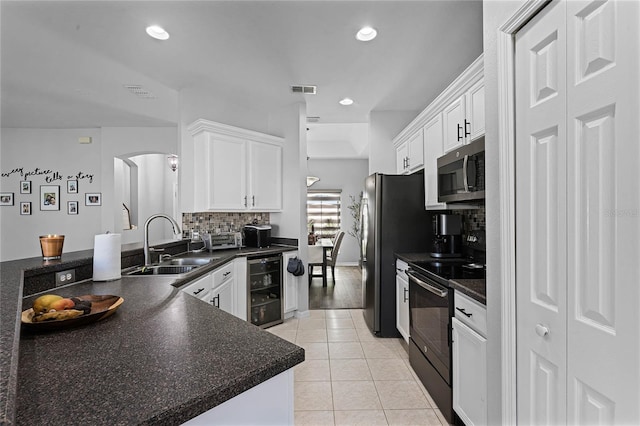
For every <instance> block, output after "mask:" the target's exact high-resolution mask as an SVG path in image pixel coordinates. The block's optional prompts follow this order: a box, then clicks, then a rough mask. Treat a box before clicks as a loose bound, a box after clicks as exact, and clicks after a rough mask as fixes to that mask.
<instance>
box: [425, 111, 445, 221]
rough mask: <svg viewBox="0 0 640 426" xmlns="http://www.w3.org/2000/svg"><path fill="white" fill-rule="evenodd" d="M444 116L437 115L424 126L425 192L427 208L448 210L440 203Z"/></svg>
mask: <svg viewBox="0 0 640 426" xmlns="http://www.w3.org/2000/svg"><path fill="white" fill-rule="evenodd" d="M443 143H444V138H443V135H442V114H438V115H436V116H435V117H434V118H433V119H432V120H431V121H429V122H428V123H427V124H426V126H424V190H425V197H424V203H425V208H426V209H427V210H428V209H434V208H446V204H445V203H439V202H438V165H437V162H438V157H440V156H441V155H442V154H443V153H444V148H443Z"/></svg>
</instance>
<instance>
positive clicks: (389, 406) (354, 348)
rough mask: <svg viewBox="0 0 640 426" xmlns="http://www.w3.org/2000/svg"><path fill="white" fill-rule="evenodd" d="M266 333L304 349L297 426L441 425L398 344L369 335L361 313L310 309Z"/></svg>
mask: <svg viewBox="0 0 640 426" xmlns="http://www.w3.org/2000/svg"><path fill="white" fill-rule="evenodd" d="M268 331H270V332H271V333H273V334H276V335H278V336H280V337H282V338H283V339H286V340H289V341H290V342H293V343H295V344H297V345H298V346H301V347H303V348H304V350H305V361H304V362H303V363H302V364H299V365H297V366H296V367H295V370H294V372H295V373H294V375H295V384H294V390H295V407H294V408H295V424H296V425H297V426H302V425H314V426H320V425H438V426H439V425H447V422H446V420H445V419H444V417H443V416H442V413H440V410H438V408H437V407H436V405H435V404H434V403H433V401H432V399H431V397H430V396H429V393H428V392H427V391H426V389H425V388H424V386H423V385H422V383H421V382H420V380H419V379H418V378H417V376H416V375H415V373H414V371H413V369H412V368H411V366H410V365H409V356H408V354H407V350H406V345H405V344H404V341H403V340H402V339H389V338H377V337H375V336H373V335H372V334H371V332H370V331H369V329H368V328H367V326H366V324H365V322H364V318H363V317H362V310H361V309H339V310H313V311H311V316H310V317H309V318H301V319H295V318H292V319H288V320H286V321H285V322H284V323H283V324H280V325H277V326H275V327H271V328H269V329H268Z"/></svg>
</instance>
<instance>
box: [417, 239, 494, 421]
mask: <svg viewBox="0 0 640 426" xmlns="http://www.w3.org/2000/svg"><path fill="white" fill-rule="evenodd" d="M466 241H467V242H468V245H467V246H465V247H464V248H465V252H466V254H467V255H468V256H469V257H466V258H464V259H455V258H454V259H437V258H436V259H432V260H429V261H425V262H410V263H409V271H408V272H407V275H408V277H409V334H410V340H409V362H410V363H411V367H412V368H413V369H414V371H415V372H416V374H417V375H418V377H419V378H420V380H421V381H422V383H423V384H424V386H425V387H426V389H427V391H429V394H430V395H431V397H432V398H433V400H434V402H435V403H436V404H437V405H438V408H439V409H440V411H441V412H442V414H443V415H444V416H445V418H446V419H447V421H448V422H449V423H453V422H454V413H453V394H452V390H451V382H452V378H453V376H452V364H451V362H452V353H451V333H452V328H451V318H452V317H453V315H454V311H453V308H454V300H453V289H451V288H450V287H449V280H450V279H465V278H475V279H478V278H484V277H485V268H484V259H485V255H484V253H483V250H484V231H473V232H470V233H469V235H468V236H467V238H466ZM472 256H475V257H472Z"/></svg>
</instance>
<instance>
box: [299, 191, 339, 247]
mask: <svg viewBox="0 0 640 426" xmlns="http://www.w3.org/2000/svg"><path fill="white" fill-rule="evenodd" d="M341 195H342V191H340V190H316V191H307V223H309V225H310V226H309V228H311V225H313V229H314V231H315V233H316V235H317V236H318V237H319V238H332V237H333V236H334V235H335V234H336V232H338V231H339V230H340V196H341Z"/></svg>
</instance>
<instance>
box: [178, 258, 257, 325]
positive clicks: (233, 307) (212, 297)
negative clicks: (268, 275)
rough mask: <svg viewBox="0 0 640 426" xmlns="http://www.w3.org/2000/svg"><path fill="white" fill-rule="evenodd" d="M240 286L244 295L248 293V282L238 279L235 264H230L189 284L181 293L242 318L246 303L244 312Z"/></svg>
mask: <svg viewBox="0 0 640 426" xmlns="http://www.w3.org/2000/svg"><path fill="white" fill-rule="evenodd" d="M243 260H244V259H243ZM245 262H246V260H245ZM238 286H242V287H243V288H242V291H243V294H244V292H245V291H246V280H242V278H239V279H236V273H235V263H234V262H228V263H226V264H225V265H222V266H221V267H219V268H217V269H215V270H213V271H212V272H209V273H208V274H206V275H204V276H202V277H200V278H198V279H197V280H195V281H194V282H192V283H190V284H187V285H186V286H184V287H183V288H181V291H184V292H185V293H187V294H189V295H191V296H193V297H196V298H198V299H200V300H202V301H204V302H207V303H209V304H210V305H213V306H215V307H217V308H220V309H222V310H223V311H225V312H228V313H230V314H232V315H235V316H237V317H239V318H242V315H241V314H242V312H244V311H246V301H245V305H244V306H245V308H244V311H240V310H239V309H240V308H241V306H239V305H240V303H239V302H238V289H237V287H238ZM244 319H246V318H244Z"/></svg>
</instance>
